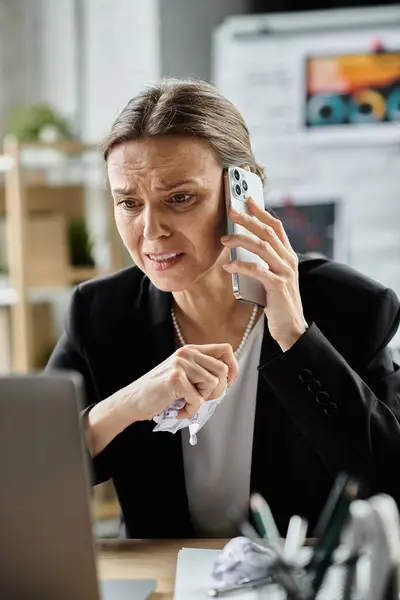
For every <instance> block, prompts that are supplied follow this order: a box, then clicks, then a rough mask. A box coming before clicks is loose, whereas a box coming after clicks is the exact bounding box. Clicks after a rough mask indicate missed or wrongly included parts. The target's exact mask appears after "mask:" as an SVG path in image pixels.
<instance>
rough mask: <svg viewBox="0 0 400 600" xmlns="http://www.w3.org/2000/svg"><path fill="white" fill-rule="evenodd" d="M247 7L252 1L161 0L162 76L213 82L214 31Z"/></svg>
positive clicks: (245, 10) (243, 11) (244, 11)
mask: <svg viewBox="0 0 400 600" xmlns="http://www.w3.org/2000/svg"><path fill="white" fill-rule="evenodd" d="M247 6H248V0H202V1H201V2H196V1H190V0H160V36H161V37H160V50H161V71H162V74H163V75H167V76H173V77H191V76H195V77H197V78H200V79H205V80H209V78H210V71H211V69H210V67H211V37H212V35H211V34H212V31H213V29H214V28H215V27H216V26H217V25H219V23H220V22H221V21H222V20H223V19H224V18H225V17H227V16H229V15H240V14H243V13H246V12H247Z"/></svg>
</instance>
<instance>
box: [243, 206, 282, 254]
mask: <svg viewBox="0 0 400 600" xmlns="http://www.w3.org/2000/svg"><path fill="white" fill-rule="evenodd" d="M248 205H249V209H250V212H251V214H253V215H254V216H255V217H257V219H259V220H260V221H261V223H264V224H265V225H269V226H270V227H272V229H273V230H274V231H275V233H276V235H277V236H278V238H279V239H280V241H281V242H282V244H283V245H284V246H285V248H287V249H288V250H291V251H293V248H292V245H291V243H290V241H289V238H288V236H287V233H286V231H285V228H284V226H283V223H282V221H281V220H280V219H278V218H277V217H274V216H273V215H271V213H269V212H268V211H267V210H264V209H262V208H261V207H260V206H259V205H258V204H257V203H256V202H254V200H253V198H249V203H248Z"/></svg>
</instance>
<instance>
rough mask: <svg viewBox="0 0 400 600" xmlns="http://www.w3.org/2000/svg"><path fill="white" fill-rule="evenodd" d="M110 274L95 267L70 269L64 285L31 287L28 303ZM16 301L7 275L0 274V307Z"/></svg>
mask: <svg viewBox="0 0 400 600" xmlns="http://www.w3.org/2000/svg"><path fill="white" fill-rule="evenodd" d="M109 273H111V270H110V269H98V268H95V267H70V268H69V269H68V272H67V274H66V280H65V285H54V286H32V287H30V288H29V291H28V296H29V301H30V302H42V301H44V300H47V299H48V298H49V297H50V298H51V297H54V295H55V294H57V293H60V292H63V291H66V290H68V289H69V288H71V286H73V285H76V284H78V283H81V282H82V281H87V280H88V279H94V278H95V277H100V276H101V275H107V274H109ZM17 301H18V294H17V292H16V291H15V290H14V289H13V288H12V287H10V285H9V279H8V277H7V275H4V274H0V306H12V305H13V304H15V303H16V302H17Z"/></svg>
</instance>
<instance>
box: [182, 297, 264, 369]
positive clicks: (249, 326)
mask: <svg viewBox="0 0 400 600" xmlns="http://www.w3.org/2000/svg"><path fill="white" fill-rule="evenodd" d="M257 315H258V306H257V305H256V304H255V305H254V308H253V310H252V313H251V316H250V320H249V322H248V324H247V327H246V329H245V332H244V334H243V337H242V339H241V340H240V344H239V346H238V347H237V349H236V350H235V356H236V358H239V356H240V354H241V353H242V351H243V348H244V347H245V345H246V342H247V340H248V339H249V335H250V333H251V330H252V329H253V326H254V323H255V320H256V318H257ZM171 316H172V322H173V324H174V328H175V332H176V335H177V337H178V340H179V343H180V344H181V346H186V342H185V338H184V337H183V335H182V331H181V328H180V327H179V325H178V321H177V319H176V315H175V311H174V309H173V307H171Z"/></svg>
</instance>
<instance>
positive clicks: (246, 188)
mask: <svg viewBox="0 0 400 600" xmlns="http://www.w3.org/2000/svg"><path fill="white" fill-rule="evenodd" d="M242 186H243V189H244V191H245V192H247V190H248V189H249V188H248V185H247V181H246V180H243V181H242Z"/></svg>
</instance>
